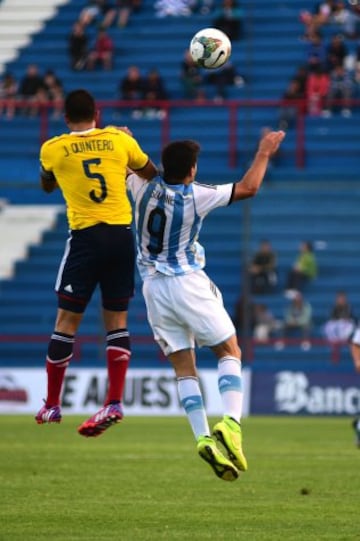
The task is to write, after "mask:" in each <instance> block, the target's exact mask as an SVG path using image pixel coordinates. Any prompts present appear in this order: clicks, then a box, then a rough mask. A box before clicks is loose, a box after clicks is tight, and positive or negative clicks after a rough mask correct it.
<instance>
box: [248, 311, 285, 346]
mask: <svg viewBox="0 0 360 541" xmlns="http://www.w3.org/2000/svg"><path fill="white" fill-rule="evenodd" d="M280 329H282V322H281V321H279V320H278V319H276V318H275V316H274V314H273V313H272V312H271V310H270V309H269V308H268V307H267V306H266V304H255V307H254V339H255V340H257V341H258V342H262V343H266V342H268V340H269V338H271V336H275V335H276V333H277V332H278V331H279V330H280Z"/></svg>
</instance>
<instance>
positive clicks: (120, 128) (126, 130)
mask: <svg viewBox="0 0 360 541" xmlns="http://www.w3.org/2000/svg"><path fill="white" fill-rule="evenodd" d="M108 128H115V129H116V130H119V131H123V132H124V133H127V134H128V135H130V137H133V132H132V131H131V130H130V128H128V127H127V126H112V125H111V126H108Z"/></svg>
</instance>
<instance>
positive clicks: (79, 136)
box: [40, 126, 149, 229]
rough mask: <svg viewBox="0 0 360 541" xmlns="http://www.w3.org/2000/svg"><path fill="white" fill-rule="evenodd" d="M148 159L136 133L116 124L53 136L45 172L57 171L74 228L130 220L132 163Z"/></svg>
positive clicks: (44, 152) (45, 151)
mask: <svg viewBox="0 0 360 541" xmlns="http://www.w3.org/2000/svg"><path fill="white" fill-rule="evenodd" d="M148 160H149V158H148V155H147V154H145V153H144V152H143V150H142V149H141V148H140V146H139V144H138V143H137V141H136V140H135V139H134V138H133V137H131V136H130V135H128V134H127V133H125V132H123V131H121V130H119V129H117V128H115V127H113V126H107V127H106V128H102V129H100V128H92V129H89V130H85V131H82V132H71V133H66V134H63V135H60V136H58V137H53V138H51V139H49V140H48V141H46V142H45V143H44V144H43V145H42V147H41V150H40V162H41V167H42V169H43V171H45V172H51V173H53V174H54V175H55V177H56V180H57V184H58V186H59V187H60V189H61V191H62V194H63V196H64V199H65V201H66V207H67V217H68V221H69V225H70V229H84V228H86V227H90V226H93V225H95V224H97V223H100V222H102V223H107V224H118V225H128V224H130V223H131V222H132V210H131V205H130V201H129V198H128V195H127V191H126V168H127V167H130V168H131V169H133V170H138V169H142V168H143V167H145V165H146V164H147V162H148Z"/></svg>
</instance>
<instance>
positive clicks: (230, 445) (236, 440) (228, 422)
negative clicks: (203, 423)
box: [213, 415, 248, 471]
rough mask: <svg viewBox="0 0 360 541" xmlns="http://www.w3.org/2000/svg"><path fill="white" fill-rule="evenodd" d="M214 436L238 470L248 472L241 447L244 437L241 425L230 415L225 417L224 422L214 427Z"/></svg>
mask: <svg viewBox="0 0 360 541" xmlns="http://www.w3.org/2000/svg"><path fill="white" fill-rule="evenodd" d="M213 435H214V436H215V438H216V439H217V440H218V441H219V442H220V443H221V444H222V445H223V446H224V447H225V449H226V451H227V454H228V457H229V459H230V460H231V462H232V463H233V464H234V465H235V466H236V467H237V469H238V470H240V471H246V470H247V469H248V465H247V460H246V458H245V456H244V453H243V450H242V446H241V442H242V436H241V427H240V425H239V423H237V422H236V421H235V420H234V419H232V418H231V417H229V416H228V415H224V418H223V420H222V421H220V422H219V423H217V424H216V425H215V426H214V428H213Z"/></svg>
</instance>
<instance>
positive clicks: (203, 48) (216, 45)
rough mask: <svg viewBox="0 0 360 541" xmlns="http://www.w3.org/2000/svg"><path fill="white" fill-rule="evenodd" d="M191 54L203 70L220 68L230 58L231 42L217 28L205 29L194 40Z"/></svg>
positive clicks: (191, 43) (191, 44)
mask: <svg viewBox="0 0 360 541" xmlns="http://www.w3.org/2000/svg"><path fill="white" fill-rule="evenodd" d="M190 54H191V56H192V59H193V60H194V62H195V64H197V65H198V66H201V67H202V68H206V69H215V68H220V67H221V66H223V65H224V64H225V62H226V61H227V60H228V59H229V57H230V54H231V41H230V40H229V38H228V37H227V35H226V34H224V32H222V31H221V30H218V29H217V28H203V30H200V31H199V32H197V33H196V34H195V36H194V37H193V38H192V40H191V42H190Z"/></svg>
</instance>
